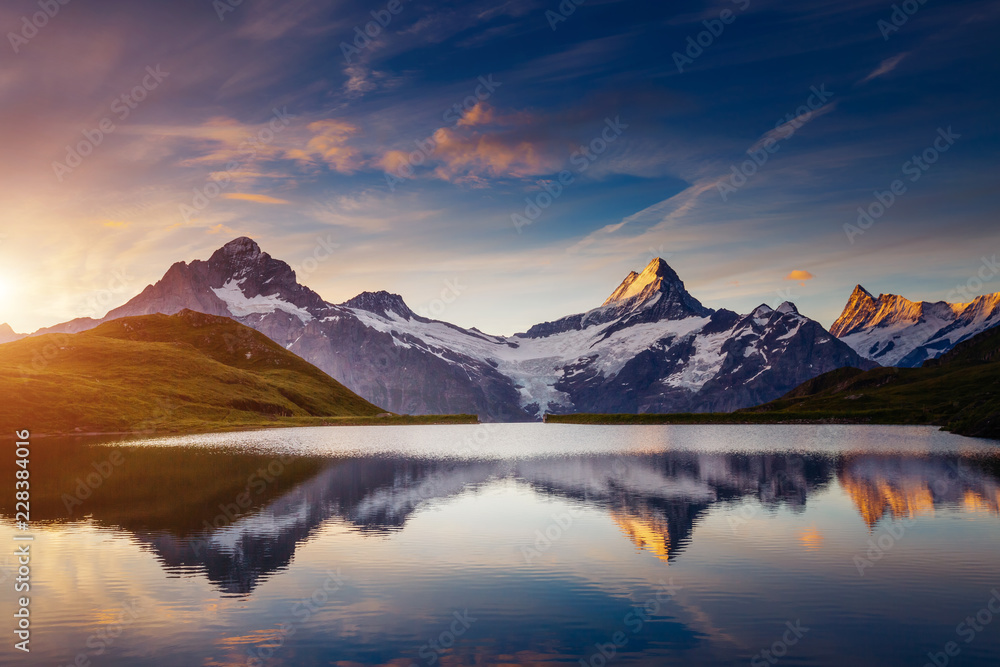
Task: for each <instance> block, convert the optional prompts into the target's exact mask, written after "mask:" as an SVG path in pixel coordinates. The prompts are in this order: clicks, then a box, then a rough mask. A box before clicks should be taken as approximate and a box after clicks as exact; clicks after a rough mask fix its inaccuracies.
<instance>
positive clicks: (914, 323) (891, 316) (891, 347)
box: [830, 285, 1000, 368]
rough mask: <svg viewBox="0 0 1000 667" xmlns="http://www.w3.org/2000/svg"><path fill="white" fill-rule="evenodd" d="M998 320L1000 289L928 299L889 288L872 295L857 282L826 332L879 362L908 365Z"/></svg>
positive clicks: (980, 331) (969, 336) (964, 338)
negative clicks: (965, 299) (959, 299)
mask: <svg viewBox="0 0 1000 667" xmlns="http://www.w3.org/2000/svg"><path fill="white" fill-rule="evenodd" d="M998 324H1000V292H996V293H994V294H986V295H983V296H979V297H976V298H975V299H974V300H973V301H971V302H969V303H947V302H945V301H938V302H935V303H930V302H927V301H919V302H916V301H909V300H908V299H904V298H903V297H901V296H897V295H895V294H880V295H879V297H878V298H877V299H876V298H875V297H874V296H872V295H871V293H870V292H868V290H866V289H865V288H864V287H862V286H861V285H858V286H857V287H855V288H854V292H852V293H851V298H850V299H849V300H848V302H847V305H846V306H845V307H844V312H843V313H841V315H840V317H839V318H837V321H836V322H834V323H833V326H832V327H830V333H832V334H833V335H834V336H836V337H837V338H840V339H841V340H842V341H844V342H845V343H847V344H848V345H850V346H851V347H852V348H853V349H854V350H855V351H857V353H858V354H860V355H861V356H863V357H865V358H867V359H872V360H874V361H877V362H879V363H880V364H881V365H883V366H903V367H907V368H912V367H916V366H920V364H922V363H923V362H924V361H925V360H927V359H934V358H935V357H938V356H940V355H942V354H944V353H945V352H947V351H948V350H950V349H951V348H953V347H955V345H957V344H958V343H961V342H962V341H963V340H966V339H967V338H971V337H972V336H975V335H976V334H978V333H982V332H983V331H985V330H987V329H989V328H990V327H994V326H996V325H998Z"/></svg>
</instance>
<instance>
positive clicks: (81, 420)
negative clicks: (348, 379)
mask: <svg viewBox="0 0 1000 667" xmlns="http://www.w3.org/2000/svg"><path fill="white" fill-rule="evenodd" d="M0 395H2V396H3V400H2V401H0V429H3V430H5V431H8V430H9V431H13V430H14V429H25V428H26V429H29V430H31V431H32V433H33V434H58V433H124V432H153V431H155V432H190V431H204V430H217V429H226V428H241V427H255V426H277V425H282V426H284V425H287V426H292V425H302V424H306V425H308V424H312V425H318V424H324V423H390V422H396V421H400V420H402V421H416V422H424V421H428V420H432V421H433V420H434V418H402V417H395V416H393V417H390V418H388V419H386V418H384V417H383V418H379V417H378V415H380V414H381V415H385V413H384V411H383V410H382V409H381V408H379V407H377V406H375V405H372V404H371V403H369V402H368V401H366V400H364V399H363V398H361V397H360V396H358V395H357V394H354V393H353V392H351V391H350V390H349V389H347V388H346V387H344V386H343V385H342V384H340V383H339V382H337V381H336V380H334V379H333V378H331V377H330V376H328V375H326V374H325V373H324V372H323V371H321V370H320V369H318V368H316V367H315V366H313V365H312V364H310V363H308V362H306V361H305V360H303V359H301V358H299V357H297V356H296V355H294V354H292V353H290V352H288V351H286V350H285V349H283V348H282V347H281V346H280V345H278V344H276V343H274V342H273V341H271V340H270V339H269V338H267V337H266V336H264V335H263V334H261V333H259V332H257V331H254V330H253V329H250V328H249V327H246V326H243V325H242V324H239V323H237V322H234V321H233V320H231V319H229V318H225V317H215V316H212V315H205V314H202V313H195V312H192V311H189V310H185V311H182V312H180V313H178V314H176V315H171V316H167V315H146V316H141V317H126V318H122V319H119V320H114V321H112V322H107V323H105V324H102V325H101V326H99V327H97V328H95V329H92V330H90V331H87V332H84V333H79V334H71V335H70V334H48V335H44V336H37V337H32V338H25V339H22V340H19V341H15V342H13V343H6V344H4V345H0ZM470 419H473V418H469V417H467V416H466V417H449V418H443V420H444V421H456V420H458V421H469V420H470Z"/></svg>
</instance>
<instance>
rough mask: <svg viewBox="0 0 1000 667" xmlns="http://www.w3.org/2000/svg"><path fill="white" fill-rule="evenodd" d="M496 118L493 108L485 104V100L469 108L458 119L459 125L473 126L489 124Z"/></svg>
mask: <svg viewBox="0 0 1000 667" xmlns="http://www.w3.org/2000/svg"><path fill="white" fill-rule="evenodd" d="M494 120H496V113H494V111H493V108H492V107H490V106H487V105H486V103H485V102H480V103H479V104H477V105H476V106H474V107H472V108H471V109H469V110H468V111H467V112H466V113H465V114H464V115H463V116H462V117H461V118H460V119H459V120H458V126H459V127H475V126H477V125H489V124H490V123H492V122H494Z"/></svg>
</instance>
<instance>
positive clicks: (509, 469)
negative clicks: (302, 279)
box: [0, 424, 1000, 667]
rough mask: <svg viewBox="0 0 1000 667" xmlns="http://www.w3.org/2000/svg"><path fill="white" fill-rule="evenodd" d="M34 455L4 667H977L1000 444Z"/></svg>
mask: <svg viewBox="0 0 1000 667" xmlns="http://www.w3.org/2000/svg"><path fill="white" fill-rule="evenodd" d="M31 447H32V454H31V456H32V459H31V482H32V485H31V492H32V495H31V519H32V526H31V530H30V531H29V532H30V534H31V535H33V536H34V538H35V539H34V541H33V542H31V551H32V560H31V575H30V585H31V591H30V598H31V602H30V610H31V628H32V634H31V643H30V646H31V649H32V650H31V653H30V656H26V655H25V654H23V653H21V652H19V651H16V650H14V649H13V643H14V640H13V639H12V635H11V630H12V629H13V627H14V625H13V621H12V618H13V617H12V614H13V611H14V610H15V604H16V602H15V600H16V595H15V593H14V592H13V588H12V587H13V583H14V580H15V577H16V576H17V572H16V561H15V559H14V556H13V550H14V549H13V546H9V547H5V548H4V552H3V553H2V554H0V580H2V581H3V584H2V590H4V591H5V592H4V593H3V595H2V596H0V616H2V617H3V618H5V619H7V621H5V623H7V624H8V627H7V628H4V630H3V635H4V636H6V637H7V640H6V641H5V642H4V645H3V646H2V647H0V662H3V663H4V664H35V663H37V664H43V663H44V664H50V665H81V666H82V665H89V664H93V665H133V664H142V665H249V666H255V665H341V666H344V667H348V666H355V665H393V666H397V667H422V666H427V667H433V666H436V665H441V666H444V667H448V666H457V665H497V664H502V665H514V664H528V665H590V666H592V667H603V666H604V665H610V664H615V665H618V664H620V665H686V666H687V665H751V666H753V667H757V666H762V665H774V664H780V665H788V666H790V667H791V666H793V665H810V666H817V665H838V666H841V665H852V666H857V665H873V666H875V665H877V666H880V667H882V666H886V665H908V666H912V667H922V666H923V665H927V664H930V665H937V667H942V666H943V665H945V664H953V665H959V666H965V667H972V666H975V665H996V664H998V663H1000V515H998V510H1000V443H998V442H996V441H987V440H976V439H971V438H963V437H960V436H954V435H951V434H948V433H943V432H940V431H938V430H936V429H934V428H929V427H875V426H834V425H825V426H805V425H803V426H737V425H718V426H611V427H605V426H575V425H553V424H547V425H546V424H504V425H479V426H421V427H403V426H399V427H333V428H301V429H285V430H268V431H254V432H242V433H228V434H212V435H198V436H183V437H171V438H155V439H147V440H141V441H131V442H107V441H106V440H105V441H104V442H100V441H95V440H92V439H91V440H88V439H75V440H55V439H37V440H35V441H34V442H33V444H32V446H31ZM4 458H5V459H13V455H11V456H9V457H4ZM14 470H15V468H14V467H13V461H12V460H4V461H0V475H3V476H4V478H5V479H13V476H14ZM8 495H9V496H12V494H5V495H4V498H3V499H2V500H0V512H2V516H3V520H2V524H0V533H2V534H0V539H2V540H3V541H4V543H5V544H7V545H14V544H17V543H15V542H14V541H13V538H14V537H15V536H18V535H25V534H26V533H24V532H23V531H18V530H17V529H16V527H15V526H14V524H13V521H12V519H13V515H14V507H13V505H14V502H13V498H12V497H11V498H7V497H6V496H8Z"/></svg>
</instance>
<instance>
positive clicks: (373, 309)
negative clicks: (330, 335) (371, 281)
mask: <svg viewBox="0 0 1000 667" xmlns="http://www.w3.org/2000/svg"><path fill="white" fill-rule="evenodd" d="M340 305H341V306H343V307H345V308H355V309H357V310H367V311H368V312H369V313H375V314H376V315H381V316H383V317H389V318H390V319H391V316H390V315H389V313H395V314H397V315H399V316H400V317H402V318H403V319H404V320H409V319H413V317H415V314H414V312H413V311H412V310H410V307H409V306H407V305H406V302H405V301H403V297H401V296H400V295H398V294H391V293H389V292H386V291H385V290H381V291H379V292H362V293H361V294H359V295H357V296H356V297H354V298H353V299H351V300H349V301H345V302H344V303H342V304H340Z"/></svg>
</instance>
